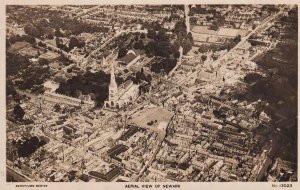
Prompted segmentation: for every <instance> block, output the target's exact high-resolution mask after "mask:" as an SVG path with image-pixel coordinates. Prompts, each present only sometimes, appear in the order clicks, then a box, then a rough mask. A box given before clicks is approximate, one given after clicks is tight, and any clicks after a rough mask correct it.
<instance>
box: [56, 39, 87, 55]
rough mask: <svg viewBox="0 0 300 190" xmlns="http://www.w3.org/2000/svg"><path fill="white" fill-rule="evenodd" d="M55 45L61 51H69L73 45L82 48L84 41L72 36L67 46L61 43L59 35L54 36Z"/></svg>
mask: <svg viewBox="0 0 300 190" xmlns="http://www.w3.org/2000/svg"><path fill="white" fill-rule="evenodd" d="M55 43H56V47H58V48H60V49H61V50H63V51H66V52H69V51H71V50H72V49H73V48H74V47H77V48H82V47H84V46H85V42H84V41H82V40H78V39H77V38H76V37H74V36H72V37H71V38H70V41H69V44H68V46H67V45H65V44H63V43H62V40H61V39H60V38H59V37H56V38H55Z"/></svg>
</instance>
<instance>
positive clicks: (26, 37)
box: [6, 34, 36, 48]
mask: <svg viewBox="0 0 300 190" xmlns="http://www.w3.org/2000/svg"><path fill="white" fill-rule="evenodd" d="M16 42H28V43H30V44H35V43H36V40H35V38H34V37H32V36H30V35H26V34H25V35H22V36H20V35H19V34H17V35H11V36H10V37H9V38H6V47H7V48H8V47H10V46H11V45H12V44H14V43H16Z"/></svg>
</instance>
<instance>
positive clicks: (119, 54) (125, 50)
mask: <svg viewBox="0 0 300 190" xmlns="http://www.w3.org/2000/svg"><path fill="white" fill-rule="evenodd" d="M127 52H128V50H127V49H126V48H125V47H121V48H120V49H119V52H118V59H119V58H122V57H124V56H125V55H126V54H127Z"/></svg>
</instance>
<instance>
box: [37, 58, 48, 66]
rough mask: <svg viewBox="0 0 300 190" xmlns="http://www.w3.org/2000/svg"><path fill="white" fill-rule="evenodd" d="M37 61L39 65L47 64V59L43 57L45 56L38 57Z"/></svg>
mask: <svg viewBox="0 0 300 190" xmlns="http://www.w3.org/2000/svg"><path fill="white" fill-rule="evenodd" d="M38 63H39V64H40V65H41V66H44V65H49V61H48V60H47V59H45V58H39V60H38Z"/></svg>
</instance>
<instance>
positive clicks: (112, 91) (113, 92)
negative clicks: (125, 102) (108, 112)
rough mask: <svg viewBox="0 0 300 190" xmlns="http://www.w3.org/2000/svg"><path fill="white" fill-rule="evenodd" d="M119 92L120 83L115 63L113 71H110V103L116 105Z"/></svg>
mask: <svg viewBox="0 0 300 190" xmlns="http://www.w3.org/2000/svg"><path fill="white" fill-rule="evenodd" d="M117 93H118V85H117V82H116V78H115V71H114V65H113V64H112V67H111V72H110V83H109V98H108V100H109V103H110V105H111V106H112V107H114V106H115V104H116V101H117V100H118V97H117Z"/></svg>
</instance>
